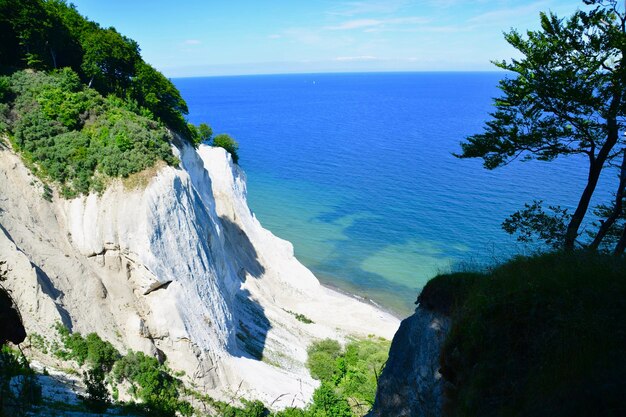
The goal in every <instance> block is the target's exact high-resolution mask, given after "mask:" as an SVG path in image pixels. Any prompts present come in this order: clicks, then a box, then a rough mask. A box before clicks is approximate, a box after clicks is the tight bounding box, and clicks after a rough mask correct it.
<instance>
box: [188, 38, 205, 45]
mask: <svg viewBox="0 0 626 417" xmlns="http://www.w3.org/2000/svg"><path fill="white" fill-rule="evenodd" d="M201 43H202V42H201V41H200V40H198V39H187V40H186V41H184V42H183V44H185V45H200V44H201Z"/></svg>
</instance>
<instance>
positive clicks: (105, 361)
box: [54, 323, 122, 372]
mask: <svg viewBox="0 0 626 417" xmlns="http://www.w3.org/2000/svg"><path fill="white" fill-rule="evenodd" d="M56 328H57V331H58V332H59V335H60V337H61V342H62V343H63V348H58V349H56V350H55V351H54V354H55V355H56V356H58V357H59V358H61V359H65V360H68V359H72V360H75V361H76V362H78V364H79V365H81V366H82V365H84V364H85V363H87V364H89V365H90V367H92V368H94V369H102V370H103V371H105V372H109V371H111V369H113V364H114V363H115V362H116V361H117V360H119V359H120V358H121V357H122V355H120V353H119V352H118V351H117V349H115V347H114V346H113V345H112V344H111V343H110V342H107V341H104V340H102V339H101V338H100V336H98V335H97V334H96V333H89V334H88V335H87V337H83V336H82V335H81V334H80V333H70V331H69V330H68V329H67V328H66V327H65V326H63V325H62V324H60V323H57V326H56Z"/></svg>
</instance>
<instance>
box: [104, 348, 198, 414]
mask: <svg viewBox="0 0 626 417" xmlns="http://www.w3.org/2000/svg"><path fill="white" fill-rule="evenodd" d="M113 376H114V378H115V380H116V381H117V382H122V381H123V380H126V381H128V382H130V383H131V384H132V386H133V387H134V393H135V395H136V397H137V398H139V399H140V400H141V401H142V402H143V403H144V404H145V405H146V408H147V411H148V413H149V414H150V415H151V416H156V417H161V416H162V417H167V416H173V415H174V414H176V412H177V411H178V412H179V413H181V415H191V413H192V409H191V406H190V405H189V403H188V402H186V401H181V400H180V398H179V397H180V390H181V388H182V383H181V382H180V381H179V380H178V379H176V378H174V377H173V376H172V375H171V373H170V371H169V370H168V369H167V367H165V366H163V365H161V364H159V362H158V361H157V359H156V358H153V357H151V356H146V355H144V354H143V353H142V352H130V353H128V354H127V355H126V356H124V357H123V358H122V359H120V360H119V361H118V362H117V363H116V364H115V368H114V369H113Z"/></svg>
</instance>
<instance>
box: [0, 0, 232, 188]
mask: <svg viewBox="0 0 626 417" xmlns="http://www.w3.org/2000/svg"><path fill="white" fill-rule="evenodd" d="M187 113H188V109H187V104H186V103H185V101H184V100H183V98H182V97H181V95H180V92H179V91H178V89H177V88H176V87H175V86H174V84H173V83H172V82H171V81H170V80H169V79H167V78H166V77H165V76H164V75H163V74H161V73H160V72H159V71H157V70H156V69H155V68H153V67H152V66H150V65H149V64H148V63H146V62H145V61H144V60H143V59H142V57H141V54H140V49H139V45H138V44H137V42H135V41H133V40H132V39H129V38H127V37H126V36H123V35H121V34H120V33H118V32H117V31H116V30H115V29H114V28H112V27H110V28H103V27H101V26H100V25H99V24H97V23H95V22H92V21H90V20H88V19H86V18H84V17H83V16H81V15H80V14H79V13H78V11H77V10H76V8H75V7H74V6H73V5H72V4H68V3H67V2H65V1H64V0H20V1H17V0H0V134H5V135H7V136H8V137H9V138H10V139H11V144H12V146H13V148H14V149H15V150H16V151H18V152H20V153H21V155H22V157H23V158H24V159H25V161H26V162H27V163H28V164H29V167H30V168H31V170H32V171H33V172H34V173H35V174H37V175H38V176H39V177H40V178H41V179H43V180H44V181H48V180H51V181H54V182H56V183H58V184H59V185H60V192H61V194H62V195H63V196H64V197H68V198H71V197H74V196H76V195H78V194H81V193H88V192H90V191H97V192H99V191H102V190H103V189H104V188H105V187H106V183H107V178H109V177H127V176H129V175H131V174H133V173H137V172H139V171H142V170H144V169H146V168H149V167H152V166H154V165H155V163H157V162H158V161H164V162H165V163H167V164H169V165H176V164H177V163H178V160H177V159H176V158H175V157H174V155H173V153H172V150H171V146H170V143H171V142H172V140H173V139H174V136H173V134H172V131H173V132H176V133H177V134H179V135H180V136H181V137H182V138H183V139H185V140H187V141H188V142H189V143H191V144H193V145H198V144H199V143H201V142H207V141H209V140H211V139H212V131H211V129H210V127H209V126H208V125H206V124H201V125H200V126H199V127H195V126H194V125H192V124H190V123H187V121H186V119H185V115H186V114H187ZM220 137H224V138H225V139H227V140H226V141H225V142H224V143H226V145H228V146H226V145H220V143H221V142H220V143H216V144H215V145H216V146H222V147H224V148H226V149H227V150H228V151H229V152H230V153H231V154H232V156H233V160H234V161H235V162H236V159H237V144H236V142H234V140H233V139H232V138H230V136H228V135H224V134H223V135H220ZM46 187H47V186H46ZM46 189H47V190H48V191H47V192H44V196H45V197H46V198H50V197H51V195H52V194H51V191H50V190H51V189H50V188H46Z"/></svg>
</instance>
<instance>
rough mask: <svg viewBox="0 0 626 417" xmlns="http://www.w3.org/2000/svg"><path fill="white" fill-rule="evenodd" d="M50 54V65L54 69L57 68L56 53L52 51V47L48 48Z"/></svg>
mask: <svg viewBox="0 0 626 417" xmlns="http://www.w3.org/2000/svg"><path fill="white" fill-rule="evenodd" d="M50 55H51V56H52V65H53V66H54V69H57V54H56V53H55V52H54V49H50Z"/></svg>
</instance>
